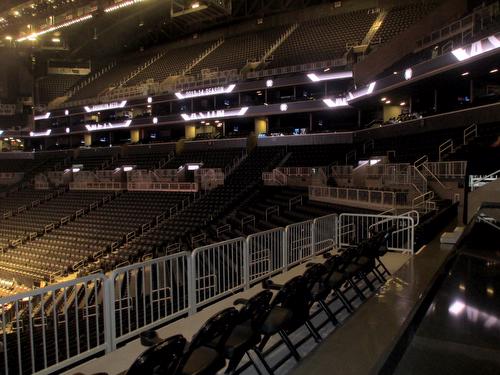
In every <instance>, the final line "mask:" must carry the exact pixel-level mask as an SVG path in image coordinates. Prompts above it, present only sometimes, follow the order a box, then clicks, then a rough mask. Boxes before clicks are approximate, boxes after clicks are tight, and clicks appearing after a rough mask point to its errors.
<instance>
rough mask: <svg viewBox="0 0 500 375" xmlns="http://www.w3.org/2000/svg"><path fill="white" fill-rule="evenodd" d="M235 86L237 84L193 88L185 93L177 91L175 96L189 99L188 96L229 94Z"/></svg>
mask: <svg viewBox="0 0 500 375" xmlns="http://www.w3.org/2000/svg"><path fill="white" fill-rule="evenodd" d="M235 87H236V85H229V86H227V87H224V86H219V87H209V88H207V89H200V90H191V91H186V92H184V93H181V92H176V93H175V96H177V98H179V99H188V98H198V97H200V96H208V95H217V94H227V93H230V92H232V91H233V90H234V88H235Z"/></svg>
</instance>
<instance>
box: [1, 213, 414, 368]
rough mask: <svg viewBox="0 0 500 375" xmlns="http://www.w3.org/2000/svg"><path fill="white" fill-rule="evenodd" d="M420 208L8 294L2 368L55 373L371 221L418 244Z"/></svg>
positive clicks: (393, 242)
mask: <svg viewBox="0 0 500 375" xmlns="http://www.w3.org/2000/svg"><path fill="white" fill-rule="evenodd" d="M417 215H418V214H417ZM413 217H414V216H413V215H411V214H408V215H400V216H391V215H353V214H342V215H341V216H340V218H338V217H337V215H327V216H324V217H320V218H317V219H315V220H309V221H305V222H301V223H296V224H292V225H289V226H287V227H286V228H276V229H273V230H269V231H265V232H261V233H257V234H253V235H251V236H248V237H247V238H243V237H240V238H236V239H232V240H229V241H224V242H220V243H217V244H212V245H208V246H203V247H199V248H197V249H195V250H194V251H193V252H192V253H191V254H189V253H187V252H180V253H176V254H173V255H167V256H164V257H161V258H156V259H151V260H147V261H145V262H142V263H136V264H132V265H128V266H125V267H120V268H117V269H116V270H114V271H113V272H111V273H110V274H109V276H108V277H106V276H104V275H103V274H101V273H98V274H95V275H90V276H87V277H84V278H81V279H76V280H72V281H68V282H64V283H60V284H54V285H51V286H49V287H45V288H40V289H37V290H34V291H30V292H28V293H23V294H19V295H15V296H11V297H6V298H2V299H0V306H2V310H1V313H2V319H1V327H2V331H1V333H2V337H0V340H2V342H3V343H4V351H3V355H0V367H3V369H4V373H5V374H9V373H18V372H21V371H18V370H17V369H16V367H17V368H21V369H22V372H23V373H26V372H30V371H31V372H36V373H39V374H48V373H52V372H54V371H57V370H59V369H61V368H63V367H67V366H71V365H73V364H76V363H77V362H79V361H82V360H85V359H86V358H88V357H89V356H92V355H95V354H97V353H99V352H104V351H106V352H110V351H113V350H115V349H116V347H117V345H119V344H121V343H123V342H125V341H127V340H130V339H132V338H133V337H136V336H137V335H138V334H139V333H140V332H142V331H144V330H146V329H152V328H155V327H158V326H160V325H164V324H166V323H168V322H170V321H172V320H174V319H177V318H179V317H181V316H183V315H187V314H193V313H195V312H196V311H197V309H199V308H201V307H203V306H205V305H206V304H209V303H212V302H214V301H217V300H219V299H221V298H224V297H225V296H227V295H229V294H232V293H235V292H237V291H239V290H243V289H246V288H249V287H250V286H251V285H252V284H255V283H256V282H259V281H260V280H262V279H264V278H267V277H270V276H272V275H274V274H276V273H278V272H283V271H285V270H287V269H288V268H289V267H292V266H293V265H296V264H299V263H302V262H305V261H307V260H308V259H310V258H311V257H313V256H314V255H317V254H319V253H321V252H324V251H327V250H330V249H332V248H335V247H339V246H349V245H355V244H357V243H359V241H361V240H363V239H366V238H368V237H369V235H370V233H371V232H370V229H373V228H375V229H376V230H381V229H389V228H391V229H394V230H395V233H394V234H393V235H392V237H391V239H390V241H389V249H391V250H395V251H403V252H410V253H412V252H413V239H414V227H415V223H414V219H413ZM175 248H176V249H177V251H178V250H179V247H178V246H176V247H175ZM54 337H59V338H60V339H59V340H55V339H54ZM70 348H71V349H70ZM56 353H57V354H56ZM2 360H3V363H2ZM33 369H34V370H33Z"/></svg>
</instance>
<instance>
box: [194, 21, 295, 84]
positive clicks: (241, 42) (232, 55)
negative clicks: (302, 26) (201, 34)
mask: <svg viewBox="0 0 500 375" xmlns="http://www.w3.org/2000/svg"><path fill="white" fill-rule="evenodd" d="M286 28H287V27H285V26H278V27H275V28H272V29H268V30H262V31H256V32H253V33H248V34H244V35H239V36H235V37H231V38H226V39H225V40H224V43H222V45H221V46H219V47H218V48H217V49H216V50H215V51H213V52H212V53H211V54H209V55H208V56H207V57H206V58H205V59H203V60H202V61H201V62H200V63H199V64H197V65H196V66H195V67H194V69H193V70H192V71H191V74H194V75H199V74H201V73H202V70H203V69H210V70H215V71H224V70H231V69H237V70H238V71H240V70H241V69H242V68H243V67H244V66H245V65H246V64H247V62H250V61H253V62H256V61H259V60H260V59H261V58H262V57H264V54H265V53H266V51H267V50H268V49H269V48H270V47H271V46H272V45H273V43H275V42H276V41H277V40H278V39H279V37H280V36H281V35H282V34H283V33H284V32H285V30H286Z"/></svg>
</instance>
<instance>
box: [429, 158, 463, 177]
mask: <svg viewBox="0 0 500 375" xmlns="http://www.w3.org/2000/svg"><path fill="white" fill-rule="evenodd" d="M425 166H426V167H427V169H428V170H429V171H430V172H431V173H432V174H433V175H435V176H436V177H440V178H464V177H465V173H466V169H467V162H466V161H439V162H426V163H425Z"/></svg>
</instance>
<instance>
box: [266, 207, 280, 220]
mask: <svg viewBox="0 0 500 375" xmlns="http://www.w3.org/2000/svg"><path fill="white" fill-rule="evenodd" d="M271 215H278V216H279V215H280V206H278V205H275V206H271V207H268V208H266V221H268V219H269V217H270V216H271Z"/></svg>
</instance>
